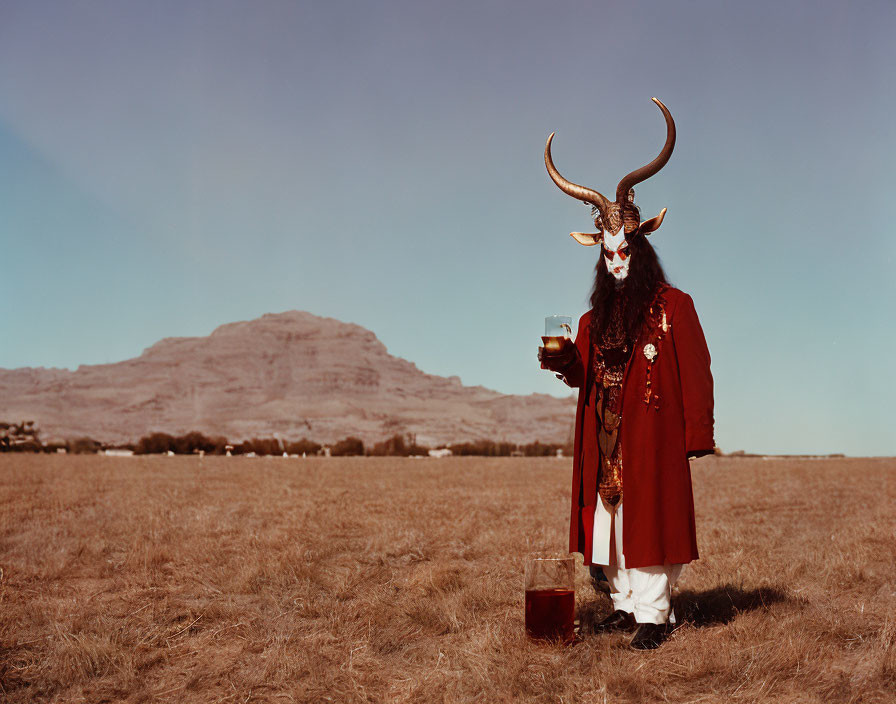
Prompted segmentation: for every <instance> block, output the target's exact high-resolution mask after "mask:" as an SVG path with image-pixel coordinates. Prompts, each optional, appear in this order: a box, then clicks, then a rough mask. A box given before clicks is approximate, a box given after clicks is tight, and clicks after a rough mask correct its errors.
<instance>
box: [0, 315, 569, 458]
mask: <svg viewBox="0 0 896 704" xmlns="http://www.w3.org/2000/svg"><path fill="white" fill-rule="evenodd" d="M574 415H575V402H574V400H573V399H572V397H570V398H567V399H559V398H555V397H553V396H548V395H545V394H531V395H529V396H513V395H505V394H501V393H498V392H497V391H492V390H489V389H486V388H483V387H481V386H472V387H471V386H464V385H462V384H461V382H460V380H459V379H457V378H456V377H450V378H446V377H441V376H436V375H432V374H426V373H425V372H422V371H421V370H420V369H418V368H417V367H416V366H415V365H414V364H412V363H411V362H408V361H406V360H404V359H400V358H398V357H395V356H393V355H391V354H389V353H388V351H387V350H386V347H385V345H383V343H382V342H380V341H379V340H378V339H377V337H376V335H374V334H373V333H372V332H371V331H370V330H367V329H365V328H363V327H360V326H358V325H353V324H350V323H343V322H341V321H338V320H334V319H332V318H322V317H319V316H316V315H313V314H311V313H305V312H301V311H290V312H286V313H279V314H268V315H264V316H262V317H261V318H258V319H256V320H251V321H245V322H237V323H229V324H227V325H222V326H221V327H219V328H217V329H216V330H214V332H212V333H211V334H210V335H208V336H207V337H183V338H166V339H163V340H161V341H159V342H157V343H156V344H154V345H153V346H152V347H150V348H148V349H147V350H146V351H144V352H143V354H142V355H140V356H139V357H136V358H134V359H128V360H125V361H123V362H117V363H114V364H102V365H90V366H86V365H85V366H81V367H79V368H78V369H77V370H75V371H70V370H65V369H43V368H31V367H26V368H21V369H11V370H7V369H0V418H2V419H5V420H9V421H12V420H15V421H18V420H22V419H28V420H34V421H36V423H37V424H38V426H39V427H40V429H41V433H42V437H43V438H44V439H45V440H46V439H49V438H59V439H64V438H72V437H77V436H82V435H89V436H91V437H93V438H95V439H97V440H101V441H103V442H127V441H134V440H136V439H138V438H139V437H140V436H142V435H145V434H147V433H149V432H153V431H163V432H168V433H172V434H181V433H184V432H187V431H190V430H199V431H202V432H203V433H206V434H214V435H225V436H227V437H228V438H229V439H231V440H242V439H246V438H250V437H271V436H272V435H273V436H276V437H280V438H283V439H285V440H293V439H298V438H301V437H308V438H311V439H314V440H317V441H318V442H333V441H335V440H338V439H341V438H343V437H346V436H347V435H356V436H358V437H360V438H362V439H363V440H364V441H365V443H370V442H376V441H379V440H382V439H384V438H385V437H388V436H390V435H392V434H394V433H416V434H417V439H418V442H421V443H423V444H428V445H435V444H439V443H448V442H455V441H458V442H460V441H468V440H475V439H481V438H490V439H493V440H506V441H509V442H516V443H525V442H532V441H534V440H540V441H542V442H566V441H567V440H568V438H569V437H570V436H571V428H572V423H573V417H574Z"/></svg>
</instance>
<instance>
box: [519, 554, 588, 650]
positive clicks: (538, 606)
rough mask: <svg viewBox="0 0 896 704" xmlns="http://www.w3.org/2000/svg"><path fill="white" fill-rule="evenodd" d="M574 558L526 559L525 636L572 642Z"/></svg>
mask: <svg viewBox="0 0 896 704" xmlns="http://www.w3.org/2000/svg"><path fill="white" fill-rule="evenodd" d="M574 578H575V558H574V557H573V556H572V555H571V554H569V553H566V554H540V555H532V556H530V557H529V558H528V559H527V560H526V635H528V636H529V637H530V638H533V639H535V640H542V641H559V642H561V643H567V644H568V643H572V642H573V641H574V640H575V631H574V626H575V615H576V591H575V580H574Z"/></svg>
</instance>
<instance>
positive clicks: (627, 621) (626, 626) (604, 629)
mask: <svg viewBox="0 0 896 704" xmlns="http://www.w3.org/2000/svg"><path fill="white" fill-rule="evenodd" d="M636 625H637V624H636V623H635V617H634V615H633V614H630V613H629V612H628V611H614V612H613V613H611V614H610V615H609V616H607V617H606V618H605V619H604V620H603V621H601V622H600V623H598V624H597V625H596V626H595V627H594V632H595V633H609V632H610V631H625V632H627V633H630V632H631V631H633V630H635V626H636Z"/></svg>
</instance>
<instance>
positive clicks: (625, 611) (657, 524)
mask: <svg viewBox="0 0 896 704" xmlns="http://www.w3.org/2000/svg"><path fill="white" fill-rule="evenodd" d="M654 101H655V102H656V103H657V105H658V106H659V107H660V109H661V110H662V112H663V114H664V116H665V117H666V124H667V139H666V145H665V146H664V148H663V151H662V152H661V153H660V156H658V157H657V158H656V159H655V160H654V161H653V162H651V163H650V164H648V165H647V166H646V167H642V168H641V169H638V170H637V171H635V172H632V173H631V174H629V175H628V176H626V177H625V178H624V179H623V180H622V181H620V184H619V186H618V187H617V198H616V201H615V202H612V203H611V202H609V201H608V199H606V198H604V196H602V195H600V193H598V192H597V191H593V190H591V189H587V188H583V187H582V186H577V185H576V184H574V183H571V182H569V181H567V180H566V179H564V178H563V177H562V176H560V174H559V173H558V172H557V170H556V168H554V165H553V161H552V158H551V151H550V147H551V140H552V138H553V135H551V137H550V138H549V139H548V143H547V146H546V147H545V164H546V165H547V168H548V172H549V173H550V175H551V177H552V179H553V180H554V182H555V183H556V184H557V185H558V186H559V187H560V188H561V189H562V190H564V191H565V192H566V193H569V194H570V195H573V196H575V197H577V198H580V199H582V200H585V201H586V202H589V203H591V204H592V205H593V208H592V215H593V217H594V222H595V225H596V226H597V228H598V232H597V233H593V234H586V233H572V236H573V237H574V238H576V240H577V241H579V242H580V243H582V244H586V245H599V246H600V248H601V256H600V258H599V260H598V263H597V267H596V272H595V281H594V289H593V293H592V296H591V310H589V311H588V312H587V313H585V315H583V316H582V318H581V320H580V321H579V327H578V333H577V336H576V340H575V342H572V341H571V340H570V341H566V342H565V343H564V344H563V345H562V346H561V348H560V349H559V350H555V351H546V350H545V349H544V348H539V359H540V360H541V363H542V367H543V368H545V369H550V370H552V371H554V372H556V373H558V376H560V377H561V378H562V379H563V380H564V381H565V382H566V383H567V384H568V385H569V386H572V387H574V388H578V389H579V398H578V406H577V409H576V421H575V423H576V425H575V449H574V463H573V476H572V506H571V513H570V536H569V545H570V551H571V552H580V553H582V555H583V556H584V559H585V564H586V565H591V566H600V568H602V570H603V573H604V574H605V575H606V577H607V581H608V582H609V584H610V591H611V598H612V600H613V604H614V608H615V610H614V612H613V613H612V614H611V615H610V616H609V617H608V618H607V619H605V620H604V621H603V622H601V623H600V624H598V626H597V629H598V630H599V631H612V630H627V631H631V630H635V631H636V633H635V636H634V637H633V639H632V642H631V644H632V646H633V647H635V648H639V649H647V648H655V647H657V646H659V645H660V643H661V642H662V640H663V637H664V635H665V634H666V633H667V632H668V629H667V623H668V622H669V620H670V617H671V618H672V619H673V620H674V614H672V613H671V606H670V598H671V588H672V585H673V584H674V582H675V580H676V579H677V578H678V576H679V574H680V572H681V569H682V566H683V565H685V564H686V563H688V562H691V561H692V560H695V559H697V557H698V552H697V538H696V528H695V522H694V500H693V493H692V490H691V473H690V467H689V463H688V460H689V459H690V458H694V457H699V456H701V455H706V454H710V453H712V452H713V448H714V445H715V443H714V441H713V382H712V374H711V372H710V356H709V350H708V348H707V345H706V341H705V339H704V336H703V330H702V329H701V327H700V322H699V320H698V318H697V313H696V310H695V308H694V303H693V301H692V300H691V297H690V296H688V295H687V294H686V293H683V292H682V291H680V290H678V289H676V288H673V287H672V286H670V285H669V283H668V281H667V280H666V276H665V273H664V272H663V269H662V266H661V265H660V262H659V259H658V258H657V256H656V253H655V251H654V249H653V247H652V246H651V244H650V243H649V242H648V241H647V235H648V234H650V233H651V232H653V231H655V230H656V229H657V228H658V227H659V225H660V224H661V223H662V220H663V217H664V215H665V212H666V211H665V209H663V210H662V212H661V213H660V214H659V216H657V217H656V218H653V219H652V220H648V221H646V222H642V221H641V219H640V211H639V210H638V208H637V207H636V206H635V204H634V189H633V188H632V186H633V185H634V184H635V183H638V182H640V181H643V180H644V179H645V178H648V177H649V176H651V175H653V174H654V173H656V172H657V171H659V169H660V168H662V166H663V165H665V163H666V161H668V158H669V156H670V155H671V153H672V148H673V146H674V143H675V126H674V122H673V121H672V117H671V115H670V114H669V111H668V110H667V109H666V107H665V106H664V105H663V104H662V103H661V102H659V101H658V100H656V99H655V98H654ZM592 569H594V567H592ZM592 574H594V572H592Z"/></svg>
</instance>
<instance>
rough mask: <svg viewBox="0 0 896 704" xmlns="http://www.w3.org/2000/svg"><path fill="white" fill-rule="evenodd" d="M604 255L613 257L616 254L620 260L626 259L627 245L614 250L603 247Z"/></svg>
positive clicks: (608, 257)
mask: <svg viewBox="0 0 896 704" xmlns="http://www.w3.org/2000/svg"><path fill="white" fill-rule="evenodd" d="M604 256H605V257H606V258H607V259H613V258H614V257H617V256H618V257H619V259H620V260H621V261H625V260H626V259H628V247H620V248H619V249H617V250H616V251H615V252H612V251H610V250H609V249H607V248H606V247H604Z"/></svg>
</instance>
